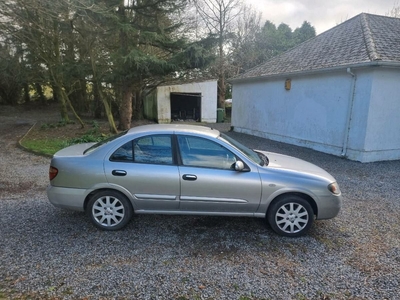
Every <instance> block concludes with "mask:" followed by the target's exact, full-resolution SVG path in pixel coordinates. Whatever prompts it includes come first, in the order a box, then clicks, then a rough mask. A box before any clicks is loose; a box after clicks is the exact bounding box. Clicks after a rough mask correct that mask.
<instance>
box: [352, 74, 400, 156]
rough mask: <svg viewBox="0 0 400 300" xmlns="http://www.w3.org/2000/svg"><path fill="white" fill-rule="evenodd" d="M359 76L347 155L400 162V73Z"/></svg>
mask: <svg viewBox="0 0 400 300" xmlns="http://www.w3.org/2000/svg"><path fill="white" fill-rule="evenodd" d="M359 73H360V74H358V73H356V75H357V89H356V96H355V105H354V109H353V111H354V112H353V118H352V124H351V131H350V134H349V145H348V146H349V147H348V150H347V156H348V157H349V158H350V159H353V160H358V161H361V162H372V161H380V160H394V159H400V134H399V132H400V84H399V82H400V72H399V71H398V70H396V69H383V68H377V69H374V70H372V71H369V73H368V75H365V74H364V73H363V72H359ZM366 78H368V80H369V82H365V81H367V80H366ZM363 82H365V84H364V85H362V84H361V83H363ZM368 86H369V88H367V87H368ZM366 90H368V91H369V92H368V93H367V95H365V91H366ZM367 97H368V98H367ZM366 100H367V101H366ZM360 132H362V133H361V134H360ZM362 135H363V136H364V137H363V140H362V141H361V140H360V138H359V136H362Z"/></svg>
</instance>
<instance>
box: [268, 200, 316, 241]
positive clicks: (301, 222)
mask: <svg viewBox="0 0 400 300" xmlns="http://www.w3.org/2000/svg"><path fill="white" fill-rule="evenodd" d="M267 220H268V222H269V224H270V226H271V228H272V229H273V230H274V231H275V232H276V233H277V234H279V235H283V236H288V237H298V236H302V235H304V234H305V233H306V232H307V231H308V229H309V228H310V227H311V225H312V223H313V222H314V211H313V209H312V207H311V205H310V203H309V202H308V201H307V200H305V199H303V198H301V197H299V196H296V195H288V196H283V197H281V198H279V199H278V200H277V201H275V202H273V203H272V204H271V206H270V208H269V209H268V213H267Z"/></svg>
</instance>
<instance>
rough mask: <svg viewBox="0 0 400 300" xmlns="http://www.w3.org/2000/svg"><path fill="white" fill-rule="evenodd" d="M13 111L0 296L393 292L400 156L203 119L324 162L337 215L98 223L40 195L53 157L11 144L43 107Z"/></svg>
mask: <svg viewBox="0 0 400 300" xmlns="http://www.w3.org/2000/svg"><path fill="white" fill-rule="evenodd" d="M10 109H11V108H9V110H10ZM13 109H14V110H13V111H11V113H10V112H7V113H6V112H4V111H3V110H1V111H0V174H1V177H0V240H1V246H0V299H3V298H4V299H16V298H17V299H18V298H20V299H181V300H182V299H240V300H244V299H400V296H399V291H400V258H399V257H400V222H399V220H400V218H399V217H400V179H399V174H400V161H388V162H377V163H368V164H361V163H358V162H353V161H348V160H345V159H342V158H339V157H335V156H332V155H328V154H324V153H320V152H317V151H313V150H310V149H305V148H301V147H296V146H293V145H288V144H284V143H278V142H273V141H270V140H266V139H262V138H258V137H253V136H249V135H245V134H240V133H236V132H229V129H230V124H229V123H220V124H210V126H212V127H214V128H217V129H219V130H221V131H223V132H226V133H227V134H228V135H230V136H232V137H234V138H236V139H237V140H239V141H240V142H242V143H244V144H246V145H248V146H249V147H251V148H256V149H264V150H268V151H272V152H279V153H283V154H288V155H292V156H296V157H299V158H302V159H305V160H308V161H310V162H313V163H315V164H317V165H319V166H321V167H323V168H324V169H326V170H327V171H329V172H330V173H331V174H332V175H333V176H334V177H335V178H336V179H337V181H338V183H339V185H340V187H341V190H342V193H343V196H344V205H343V209H342V211H341V213H340V214H339V216H338V217H337V218H335V219H332V220H324V221H317V222H315V223H314V225H313V227H312V228H311V230H310V232H309V233H308V235H306V236H304V237H300V238H294V239H293V238H286V237H280V236H277V235H276V234H274V233H273V232H272V230H271V229H270V228H269V227H268V226H267V225H266V223H265V221H264V220H262V219H252V218H233V217H232V218H228V217H198V216H162V215H135V216H134V218H133V220H132V222H130V223H129V225H128V226H127V228H126V229H124V230H122V231H118V232H104V231H100V230H97V229H96V228H95V227H94V226H92V224H91V223H90V221H89V219H88V218H87V217H86V215H85V214H83V213H79V212H73V211H66V210H61V209H58V208H55V207H53V206H52V205H51V204H50V203H49V202H48V200H47V196H46V186H47V184H48V174H47V173H48V167H49V163H50V159H49V158H45V157H40V156H36V155H34V154H31V153H28V152H26V151H23V150H22V149H20V148H18V147H17V141H18V140H19V139H20V138H21V137H22V136H23V135H24V134H25V133H26V132H27V131H28V130H29V129H30V127H31V126H32V125H33V124H34V123H35V122H36V121H37V118H40V117H44V118H47V117H48V116H47V115H45V113H44V112H43V113H41V112H37V111H35V113H32V112H30V111H28V112H26V111H23V110H19V109H16V108H13Z"/></svg>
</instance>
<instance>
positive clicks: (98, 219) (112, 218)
mask: <svg viewBox="0 0 400 300" xmlns="http://www.w3.org/2000/svg"><path fill="white" fill-rule="evenodd" d="M87 214H88V215H89V217H90V220H91V221H92V222H93V224H94V225H95V226H97V227H98V228H100V229H103V230H119V229H121V228H123V227H125V226H126V225H127V224H128V222H129V221H130V220H131V218H132V214H133V209H132V205H131V203H130V202H129V200H128V199H127V198H126V197H125V196H124V195H123V194H121V193H119V192H116V191H101V192H98V193H96V194H94V195H93V196H92V197H91V198H90V200H89V203H88V208H87Z"/></svg>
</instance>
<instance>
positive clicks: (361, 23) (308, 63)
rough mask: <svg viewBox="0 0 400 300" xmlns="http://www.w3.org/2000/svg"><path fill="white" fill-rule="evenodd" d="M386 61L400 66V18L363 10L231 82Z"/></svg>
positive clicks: (383, 62) (382, 63) (378, 63)
mask: <svg viewBox="0 0 400 300" xmlns="http://www.w3.org/2000/svg"><path fill="white" fill-rule="evenodd" d="M384 64H387V65H395V66H399V67H400V19H399V18H391V17H385V16H379V15H372V14H367V13H362V14H359V15H357V16H355V17H353V18H351V19H349V20H347V21H346V22H343V23H342V24H340V25H338V26H336V27H333V28H332V29H330V30H328V31H325V32H324V33H321V34H320V35H318V36H316V37H315V38H312V39H310V40H308V41H306V42H304V43H302V44H300V45H298V46H297V47H295V48H292V49H290V50H288V51H286V52H284V53H283V54H281V55H278V56H276V57H274V58H272V59H270V60H269V61H267V62H265V63H264V64H261V65H259V66H257V67H255V68H253V69H250V70H249V71H247V72H245V73H244V74H241V75H239V76H237V77H235V78H232V79H231V81H232V82H234V81H241V80H248V79H249V80H250V79H255V78H263V77H275V76H283V75H290V74H293V75H294V74H297V73H298V74H302V73H310V72H318V71H323V70H327V69H335V68H345V67H356V66H365V65H384Z"/></svg>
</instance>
